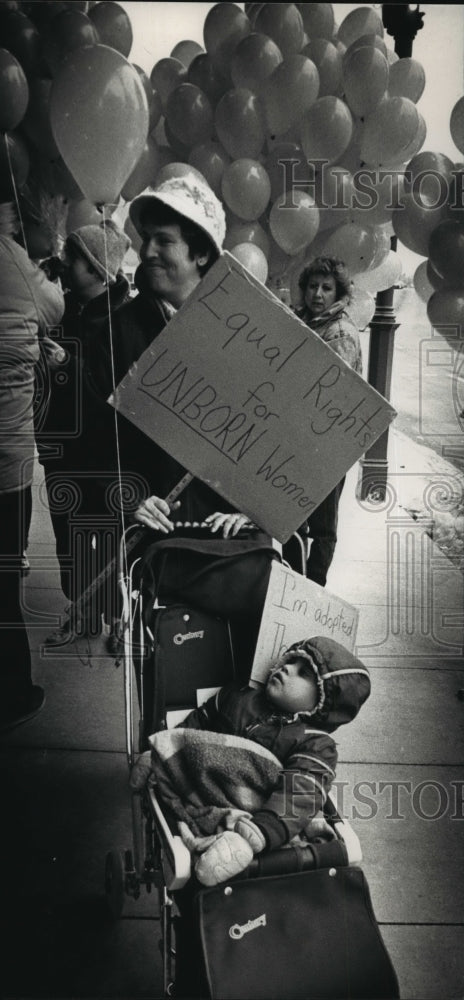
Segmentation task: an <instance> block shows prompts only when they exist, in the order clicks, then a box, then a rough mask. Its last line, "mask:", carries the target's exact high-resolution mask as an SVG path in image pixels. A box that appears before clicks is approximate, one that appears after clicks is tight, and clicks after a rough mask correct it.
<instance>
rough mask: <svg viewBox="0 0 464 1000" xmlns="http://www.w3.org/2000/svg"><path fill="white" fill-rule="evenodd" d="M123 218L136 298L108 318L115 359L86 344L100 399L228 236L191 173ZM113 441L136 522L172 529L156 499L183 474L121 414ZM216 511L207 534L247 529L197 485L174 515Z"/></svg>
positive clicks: (217, 209)
mask: <svg viewBox="0 0 464 1000" xmlns="http://www.w3.org/2000/svg"><path fill="white" fill-rule="evenodd" d="M129 214H130V218H131V220H132V222H133V224H134V226H135V228H136V230H137V232H138V234H139V235H140V236H141V238H142V246H141V248H140V259H141V264H140V266H139V268H138V270H137V272H136V275H135V284H136V287H137V290H138V295H137V296H135V298H133V299H132V300H131V301H130V302H129V303H127V304H126V305H124V306H123V307H122V308H121V309H120V310H118V313H117V315H116V316H115V317H114V321H113V328H112V344H113V358H112V359H111V356H110V349H109V337H108V336H106V337H100V338H99V339H98V341H96V342H95V343H94V344H93V345H92V349H91V356H90V358H89V363H88V370H89V375H90V378H91V379H92V380H93V383H94V384H96V385H98V387H99V390H100V393H101V395H102V396H104V398H105V399H107V398H108V396H109V395H110V394H111V393H112V392H113V389H114V386H115V385H117V384H118V383H119V382H120V381H121V379H122V378H123V377H124V375H125V374H126V372H127V371H128V370H129V368H130V366H131V365H132V364H133V363H134V362H136V361H137V360H138V358H139V357H140V356H141V354H142V353H143V352H144V351H145V350H146V348H147V347H148V346H149V344H151V343H152V341H153V340H154V339H155V338H156V337H157V336H158V334H159V333H161V331H162V330H163V329H164V327H165V325H166V323H167V322H168V321H169V320H170V319H171V317H172V316H173V315H174V314H175V312H176V311H177V309H179V308H180V306H182V304H183V303H184V302H185V301H186V299H187V298H188V296H189V295H190V294H191V292H192V291H193V290H194V288H195V287H196V286H197V285H198V284H199V282H200V281H201V279H202V277H203V275H204V274H205V273H206V272H207V271H208V270H209V268H210V267H211V266H212V265H213V264H214V262H215V261H216V260H217V258H218V256H219V254H220V253H221V249H222V243H223V240H224V237H225V231H226V225H225V215H224V210H223V208H222V205H221V203H220V201H219V200H218V198H216V195H215V194H214V192H213V191H212V190H211V188H210V187H209V185H208V184H207V183H206V181H204V182H202V181H201V180H200V179H199V178H198V175H195V174H194V173H192V174H185V175H181V176H178V177H172V178H170V179H169V180H166V181H164V182H163V183H162V184H160V185H159V186H158V187H157V188H155V189H154V190H153V191H150V192H148V193H144V194H142V195H140V196H139V197H137V198H135V200H134V201H133V202H132V204H131V206H130V210H129ZM113 368H114V379H113ZM108 410H109V407H108ZM107 421H108V425H109V424H111V425H112V427H113V429H114V415H113V414H111V415H110V414H107ZM109 432H110V435H111V430H110V428H109ZM118 435H119V452H120V461H121V467H122V472H123V474H124V473H132V474H134V473H135V474H136V475H137V476H138V477H139V479H140V487H141V490H140V496H139V499H140V503H139V504H138V505H137V504H135V517H136V519H137V520H138V521H140V522H141V523H142V524H146V525H147V527H149V528H152V529H155V530H158V531H160V532H161V533H165V534H166V533H168V532H170V531H172V530H173V522H172V520H171V517H170V509H169V507H168V505H167V503H166V502H165V501H164V500H163V499H162V498H163V497H164V496H166V495H167V494H168V493H169V491H170V489H172V487H173V486H174V485H175V484H176V483H177V482H178V481H179V480H180V479H181V478H182V476H183V475H184V473H185V469H183V468H182V467H181V466H180V465H179V464H178V463H177V462H176V461H175V460H174V459H172V458H171V457H170V456H169V455H167V454H166V452H164V451H162V449H160V448H159V447H158V446H157V445H156V444H154V442H152V441H150V440H149V439H148V438H147V437H146V436H145V435H144V434H141V432H140V431H138V430H137V428H136V427H134V425H132V424H130V423H129V422H128V421H127V420H125V418H124V417H122V416H120V415H118ZM113 437H114V430H113ZM113 457H115V456H113ZM218 507H219V508H220V510H221V511H223V512H224V513H221V514H219V513H218V514H217V517H215V518H213V519H212V521H211V528H212V530H219V529H221V531H222V533H223V534H224V537H227V536H228V535H229V534H235V533H236V532H237V531H238V530H239V528H240V527H241V526H242V525H243V524H244V523H246V521H247V518H245V517H244V516H242V515H241V514H239V513H238V512H236V511H234V510H233V509H232V508H231V507H230V505H227V504H226V503H225V501H224V500H223V499H222V498H219V497H218V495H217V494H216V493H214V492H213V491H212V490H211V489H210V488H209V487H207V486H205V485H204V484H202V483H201V482H200V481H199V480H194V481H193V482H192V483H191V484H190V485H189V486H188V487H187V488H186V489H185V490H184V492H183V493H182V495H181V497H180V500H179V502H178V512H177V517H178V519H179V520H182V521H203V520H204V519H205V517H207V516H211V515H213V514H215V513H216V512H217V511H218Z"/></svg>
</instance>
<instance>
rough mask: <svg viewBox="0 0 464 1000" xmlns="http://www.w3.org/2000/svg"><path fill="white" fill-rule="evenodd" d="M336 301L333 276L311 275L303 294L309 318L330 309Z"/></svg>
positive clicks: (335, 287)
mask: <svg viewBox="0 0 464 1000" xmlns="http://www.w3.org/2000/svg"><path fill="white" fill-rule="evenodd" d="M336 299H337V283H336V281H335V278H334V276H333V274H312V275H311V277H310V279H309V281H308V284H307V286H306V292H305V305H306V306H307V309H308V311H309V312H310V313H311V316H319V315H320V314H321V313H323V312H325V311H326V309H330V306H333V304H334V302H335V301H336Z"/></svg>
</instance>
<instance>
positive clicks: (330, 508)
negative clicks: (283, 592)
mask: <svg viewBox="0 0 464 1000" xmlns="http://www.w3.org/2000/svg"><path fill="white" fill-rule="evenodd" d="M299 288H300V292H301V297H302V306H301V307H300V308H298V309H296V313H297V315H298V316H299V317H300V319H302V320H304V322H305V323H307V325H308V326H309V327H311V329H312V330H314V332H315V333H317V334H318V335H319V337H321V338H322V340H324V341H325V343H326V344H328V345H329V347H331V348H332V350H334V351H335V352H336V353H337V354H338V355H339V357H341V358H343V361H345V362H346V364H348V365H349V366H350V367H351V368H353V369H354V371H356V372H358V373H359V374H362V356H361V347H360V343H359V335H358V331H357V329H356V326H355V324H354V323H353V320H352V319H351V318H350V315H349V312H348V308H349V304H350V300H351V281H350V278H349V275H348V272H347V269H346V267H345V264H344V262H343V261H342V260H340V259H339V258H338V257H316V258H315V259H314V260H313V261H312V262H311V263H310V264H309V265H308V266H307V267H305V268H304V270H303V271H302V273H301V275H300V279H299ZM344 482H345V478H343V479H342V480H341V481H340V482H339V483H337V485H336V486H335V488H334V489H333V490H332V492H331V493H329V495H328V496H327V497H326V498H325V500H323V501H322V503H321V504H319V506H318V507H316V509H315V510H314V511H313V513H312V514H311V516H310V517H309V518H308V520H307V522H306V525H307V529H308V533H309V535H310V537H311V538H312V543H311V549H310V552H309V558H308V561H307V565H306V575H307V577H308V578H309V579H310V580H314V582H315V583H318V584H319V585H320V586H321V587H325V584H326V582H327V572H328V569H329V566H330V564H331V562H332V559H333V555H334V551H335V545H336V542H337V522H338V504H339V500H340V495H341V492H342V489H343V484H344Z"/></svg>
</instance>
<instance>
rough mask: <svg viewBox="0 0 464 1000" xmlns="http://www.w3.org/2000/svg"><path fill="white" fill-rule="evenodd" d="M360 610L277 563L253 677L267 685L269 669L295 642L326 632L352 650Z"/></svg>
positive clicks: (267, 598)
mask: <svg viewBox="0 0 464 1000" xmlns="http://www.w3.org/2000/svg"><path fill="white" fill-rule="evenodd" d="M358 618H359V613H358V611H357V610H356V608H354V607H353V606H352V605H351V604H347V602H346V601H342V599H341V598H340V597H336V596H335V594H331V593H329V591H328V590H326V589H325V587H320V586H319V584H317V583H313V581H312V580H308V579H307V578H306V577H305V576H302V575H301V574H300V573H295V571H294V570H293V569H290V568H289V567H287V566H283V565H282V564H281V563H278V562H273V564H272V569H271V575H270V577H269V586H268V590H267V594H266V602H265V605H264V609H263V614H262V618H261V625H260V629H259V635H258V641H257V643H256V651H255V657H254V660H253V667H252V671H251V680H252V681H255V682H257V683H260V684H263V683H264V682H265V681H266V679H267V676H268V673H269V668H270V667H271V665H272V664H273V663H275V661H276V659H277V658H278V657H279V656H280V654H281V653H283V652H284V651H285V650H286V649H288V647H289V646H291V645H292V643H293V642H298V640H299V639H309V638H310V637H311V636H313V635H324V636H328V637H329V638H331V639H335V640H336V642H339V643H340V644H341V645H342V646H346V648H347V649H349V650H350V651H351V652H352V651H353V649H354V645H355V642H356V632H357V628H358Z"/></svg>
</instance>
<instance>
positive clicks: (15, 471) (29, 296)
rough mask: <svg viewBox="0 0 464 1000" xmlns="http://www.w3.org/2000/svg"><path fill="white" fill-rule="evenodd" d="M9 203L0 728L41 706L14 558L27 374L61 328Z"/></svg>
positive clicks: (24, 512)
mask: <svg viewBox="0 0 464 1000" xmlns="http://www.w3.org/2000/svg"><path fill="white" fill-rule="evenodd" d="M18 228H19V225H18V220H17V217H16V212H15V210H14V207H13V205H10V204H9V203H3V204H0V263H1V275H2V280H1V287H0V613H1V619H0V701H1V707H0V713H1V714H0V729H1V730H2V731H4V730H6V729H10V728H12V727H13V726H16V725H18V724H19V723H20V722H25V721H26V720H27V719H30V718H32V717H33V716H34V715H36V713H37V712H39V711H40V709H41V708H42V705H43V703H44V699H45V696H44V691H43V688H41V687H39V686H38V685H33V683H32V679H31V654H30V650H29V642H28V638H27V631H26V626H25V624H24V619H23V615H22V610H21V558H22V554H23V551H24V549H25V547H26V539H27V534H28V529H29V523H30V518H31V506H32V501H31V483H32V471H33V462H34V420H33V401H34V370H35V365H36V362H37V361H38V358H39V340H38V337H39V333H41V334H44V333H46V331H47V329H48V328H49V327H53V326H55V325H56V324H57V323H59V322H60V319H61V317H62V315H63V311H64V298H63V293H62V290H61V286H60V285H56V284H54V283H52V282H51V281H49V280H48V279H47V278H46V276H45V274H44V272H43V271H42V270H41V269H40V268H39V267H37V266H36V265H35V264H33V263H32V261H31V260H30V259H29V257H28V255H27V253H26V251H25V250H24V249H23V248H22V247H21V246H19V244H18V243H17V242H16V240H15V238H14V237H15V234H16V232H17V230H18Z"/></svg>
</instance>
